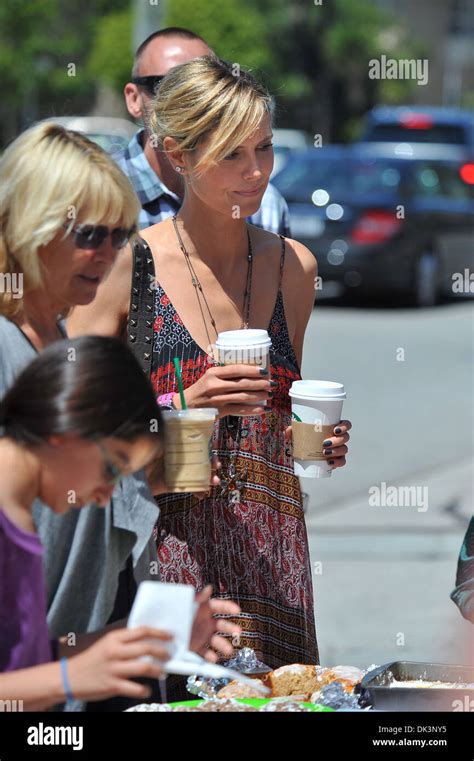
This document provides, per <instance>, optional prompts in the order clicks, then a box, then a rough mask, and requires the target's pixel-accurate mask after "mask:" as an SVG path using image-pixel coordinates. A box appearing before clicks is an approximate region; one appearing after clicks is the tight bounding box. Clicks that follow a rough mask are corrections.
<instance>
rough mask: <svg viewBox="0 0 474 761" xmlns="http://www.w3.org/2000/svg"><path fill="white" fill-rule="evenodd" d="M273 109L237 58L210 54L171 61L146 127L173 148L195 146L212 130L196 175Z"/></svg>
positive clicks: (245, 135)
mask: <svg viewBox="0 0 474 761" xmlns="http://www.w3.org/2000/svg"><path fill="white" fill-rule="evenodd" d="M266 115H268V116H270V118H271V115H272V100H271V96H270V94H269V93H268V92H267V90H266V89H265V88H264V87H263V85H261V84H260V83H259V82H257V80H256V79H255V78H254V77H253V76H252V75H251V74H250V73H249V72H247V71H243V70H240V67H238V65H237V64H233V63H228V62H227V61H223V60H221V59H220V58H217V57H214V56H202V57H201V58H194V59H193V60H191V61H188V62H187V63H183V64H181V65H180V66H175V67H174V68H173V69H171V71H170V72H169V73H168V74H167V75H166V77H165V78H164V79H163V80H162V81H161V82H160V85H159V88H158V92H157V94H156V97H155V99H154V101H153V107H152V112H151V114H150V121H149V128H150V131H151V133H152V135H153V136H155V139H156V141H157V143H158V145H159V146H160V147H163V140H164V138H165V137H171V138H173V139H174V140H175V141H176V143H177V149H178V150H181V151H189V152H192V151H194V150H195V149H196V148H197V147H198V146H199V145H200V144H201V143H202V141H203V140H205V139H206V138H207V137H208V136H209V135H210V134H212V140H210V141H209V144H208V145H207V147H206V149H205V151H204V152H203V154H202V155H201V157H200V159H199V161H198V162H196V164H195V166H194V171H195V173H196V175H197V176H199V175H202V174H203V173H204V172H205V171H206V170H207V169H208V168H209V167H211V166H213V165H216V164H217V163H219V162H220V161H221V160H222V159H223V158H225V157H226V156H228V155H229V154H231V153H232V152H233V151H234V150H235V149H236V148H237V146H239V145H241V144H242V143H243V142H244V141H245V140H246V139H247V138H248V137H249V136H250V135H251V134H252V133H253V132H255V130H256V129H257V128H258V127H259V125H260V123H261V121H262V119H263V118H264V117H265V116H266Z"/></svg>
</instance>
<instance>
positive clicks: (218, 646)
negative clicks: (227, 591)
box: [190, 584, 242, 663]
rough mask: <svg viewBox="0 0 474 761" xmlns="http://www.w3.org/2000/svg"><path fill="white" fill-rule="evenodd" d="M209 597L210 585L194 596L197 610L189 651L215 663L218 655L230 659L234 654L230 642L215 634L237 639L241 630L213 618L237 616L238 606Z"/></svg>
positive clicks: (231, 624)
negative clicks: (197, 604)
mask: <svg viewBox="0 0 474 761" xmlns="http://www.w3.org/2000/svg"><path fill="white" fill-rule="evenodd" d="M211 595H212V587H211V585H210V584H209V585H208V586H207V587H205V588H204V589H203V590H202V591H201V592H199V593H198V594H197V595H196V602H198V603H199V608H198V611H197V613H196V617H195V619H194V624H193V628H192V632H191V644H190V649H191V650H194V652H196V653H198V654H199V655H202V656H203V657H204V658H206V660H208V661H211V663H216V662H217V661H218V659H219V656H220V655H224V656H226V657H227V658H230V656H231V655H232V654H233V652H234V648H233V646H232V644H231V642H229V640H228V639H226V638H225V637H222V636H221V635H220V634H217V632H220V633H221V634H229V635H232V638H234V637H235V636H237V637H238V636H239V635H240V634H241V632H242V630H241V628H240V626H237V624H234V623H233V622H232V621H229V620H226V619H222V618H215V616H238V615H239V613H240V608H239V606H238V605H237V604H236V603H235V602H232V601H231V600H220V599H219V598H216V599H211ZM218 653H219V655H218Z"/></svg>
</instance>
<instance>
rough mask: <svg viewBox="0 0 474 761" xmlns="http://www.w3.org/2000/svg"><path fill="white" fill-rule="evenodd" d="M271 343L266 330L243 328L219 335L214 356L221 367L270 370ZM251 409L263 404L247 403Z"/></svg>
mask: <svg viewBox="0 0 474 761" xmlns="http://www.w3.org/2000/svg"><path fill="white" fill-rule="evenodd" d="M271 345H272V341H271V338H270V336H269V335H268V332H267V331H266V330H260V329H256V328H244V329H242V330H225V331H224V332H222V333H219V335H218V336H217V341H216V343H215V345H214V350H215V356H216V359H217V361H218V362H219V363H220V364H221V365H258V367H262V368H265V369H267V370H269V369H270V346H271ZM248 404H249V405H250V406H251V407H258V406H260V405H261V406H262V407H264V406H265V402H248Z"/></svg>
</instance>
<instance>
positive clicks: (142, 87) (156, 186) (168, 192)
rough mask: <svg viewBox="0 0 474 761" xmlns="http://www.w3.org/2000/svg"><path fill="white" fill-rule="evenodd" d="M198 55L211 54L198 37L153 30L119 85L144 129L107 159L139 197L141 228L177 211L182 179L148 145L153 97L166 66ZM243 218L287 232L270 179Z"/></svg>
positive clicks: (160, 153) (286, 215)
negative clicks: (252, 211)
mask: <svg viewBox="0 0 474 761" xmlns="http://www.w3.org/2000/svg"><path fill="white" fill-rule="evenodd" d="M203 55H214V52H213V51H212V50H211V48H210V47H209V45H208V44H207V43H206V42H205V40H204V39H203V38H202V37H200V36H199V35H197V34H195V33H194V32H191V31H189V30H188V29H182V28H180V27H169V28H167V29H162V30H160V31H158V32H154V33H153V34H151V35H150V36H149V37H147V39H146V40H145V41H144V42H143V43H142V44H141V45H140V47H139V48H138V50H137V52H136V55H135V61H134V64H133V69H132V77H131V81H130V82H127V84H126V85H125V87H124V95H125V102H126V105H127V109H128V112H129V114H130V115H131V116H132V117H133V118H134V119H136V120H142V121H143V123H144V128H143V129H141V130H139V131H138V132H137V134H136V135H134V137H133V138H132V139H131V141H130V143H129V144H128V146H127V148H126V149H125V150H124V151H121V152H120V153H117V154H115V155H114V156H113V158H114V159H115V160H116V161H117V163H118V164H119V166H120V168H121V169H122V170H123V171H124V172H125V174H126V175H127V176H128V178H129V180H130V182H131V183H132V185H133V187H134V189H135V192H136V193H137V195H138V197H139V199H140V203H141V206H142V209H141V212H140V217H139V226H140V228H141V229H143V228H144V227H149V226H150V225H155V224H157V223H158V222H161V221H162V220H163V219H166V218H167V217H171V216H173V214H175V213H176V212H177V211H179V209H180V207H181V203H182V200H183V196H184V182H183V178H182V177H181V176H180V175H179V174H178V173H177V172H176V171H175V170H174V169H173V167H172V166H171V164H170V162H169V161H168V158H167V156H166V154H165V153H164V152H163V151H160V150H159V149H158V148H157V147H156V146H155V145H153V140H152V139H151V138H150V134H149V132H148V129H147V124H148V115H149V113H150V111H151V103H152V100H153V97H154V95H155V92H156V89H157V87H159V84H160V81H161V80H162V79H163V77H164V76H165V75H166V74H167V73H168V72H169V71H170V69H172V68H173V67H174V66H178V65H179V64H181V63H186V61H190V60H191V59H192V58H198V57H200V56H203ZM249 221H250V222H251V223H252V224H254V225H258V226H259V227H263V228H264V229H266V230H269V231H270V232H274V233H281V234H282V235H285V236H286V237H291V235H290V229H289V212H288V206H287V203H286V201H285V199H284V198H283V196H282V195H281V194H280V193H279V192H278V190H277V189H276V188H275V187H274V186H273V185H271V184H269V185H268V188H267V190H266V191H265V194H264V196H263V199H262V204H261V206H260V209H259V210H258V212H257V213H256V214H254V215H252V217H250V219H249Z"/></svg>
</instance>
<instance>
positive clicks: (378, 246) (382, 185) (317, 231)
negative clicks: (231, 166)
mask: <svg viewBox="0 0 474 761" xmlns="http://www.w3.org/2000/svg"><path fill="white" fill-rule="evenodd" d="M465 167H466V164H465V161H464V152H463V151H462V149H459V148H457V147H454V146H449V145H445V146H425V145H421V144H420V145H407V144H403V143H402V144H398V145H396V146H395V147H392V146H391V145H388V144H384V143H367V144H358V145H356V144H353V145H352V146H328V147H326V148H313V149H311V150H308V151H304V152H301V153H298V155H296V156H293V158H292V160H291V161H290V163H289V164H288V165H287V166H286V167H285V168H284V169H283V170H282V171H281V172H280V173H279V174H278V175H276V176H275V178H274V179H273V183H274V184H275V185H276V187H277V188H278V189H279V190H280V192H281V193H282V194H283V196H284V197H285V198H286V200H287V202H288V205H289V208H290V224H291V230H292V235H293V237H294V238H295V239H297V240H299V241H301V242H303V243H304V244H305V245H307V246H308V248H310V249H311V250H312V251H313V253H314V254H315V256H316V258H317V260H318V263H319V275H320V276H321V278H322V283H323V284H322V294H323V296H324V295H327V296H330V295H338V294H340V293H342V292H345V293H346V294H349V295H350V296H354V295H356V296H358V297H360V296H363V297H364V298H368V297H372V296H380V295H382V294H384V295H390V296H396V297H397V298H398V299H400V300H402V301H403V302H405V303H411V304H413V305H418V306H428V305H433V304H436V303H437V302H438V300H439V299H440V298H441V296H442V295H443V294H445V295H451V296H452V295H453V277H452V276H453V274H454V273H460V274H461V275H463V274H464V272H465V269H466V268H469V267H471V268H472V263H473V259H472V249H473V246H472V244H473V223H474V184H470V183H474V177H471V178H470V182H468V181H466V177H464V178H463V173H464V169H465ZM464 174H465V173H464ZM468 179H469V178H468Z"/></svg>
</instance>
